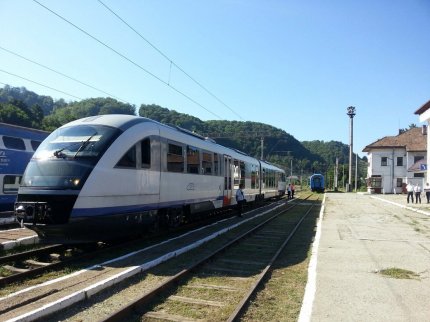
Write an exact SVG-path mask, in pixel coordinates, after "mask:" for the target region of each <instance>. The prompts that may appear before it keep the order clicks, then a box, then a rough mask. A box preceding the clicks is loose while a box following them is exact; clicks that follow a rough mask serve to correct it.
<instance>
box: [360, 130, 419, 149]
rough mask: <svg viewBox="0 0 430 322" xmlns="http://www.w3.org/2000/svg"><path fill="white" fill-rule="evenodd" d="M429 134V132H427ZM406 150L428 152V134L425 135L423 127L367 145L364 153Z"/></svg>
mask: <svg viewBox="0 0 430 322" xmlns="http://www.w3.org/2000/svg"><path fill="white" fill-rule="evenodd" d="M425 133H427V132H425ZM387 148H389V149H393V148H404V149H405V150H406V151H408V152H411V151H427V134H423V128H422V127H415V128H412V129H409V130H407V131H405V132H403V133H401V134H399V135H397V136H386V137H383V138H382V139H380V140H378V141H375V142H373V143H371V144H369V145H367V146H366V147H365V148H364V149H363V152H370V151H371V150H374V149H387Z"/></svg>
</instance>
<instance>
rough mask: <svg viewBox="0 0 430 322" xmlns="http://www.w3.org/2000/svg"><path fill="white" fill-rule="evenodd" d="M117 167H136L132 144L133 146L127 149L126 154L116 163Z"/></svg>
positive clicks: (134, 147) (134, 148) (134, 150)
mask: <svg viewBox="0 0 430 322" xmlns="http://www.w3.org/2000/svg"><path fill="white" fill-rule="evenodd" d="M116 166H117V167H121V168H132V169H136V146H135V145H133V147H132V148H131V149H130V150H128V151H127V153H126V154H124V156H123V157H122V158H121V160H119V162H118V163H117V164H116Z"/></svg>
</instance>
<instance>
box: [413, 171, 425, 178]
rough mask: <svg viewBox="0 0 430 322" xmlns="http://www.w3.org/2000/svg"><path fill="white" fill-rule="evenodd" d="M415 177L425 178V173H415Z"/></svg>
mask: <svg viewBox="0 0 430 322" xmlns="http://www.w3.org/2000/svg"><path fill="white" fill-rule="evenodd" d="M414 178H424V173H423V172H420V173H414Z"/></svg>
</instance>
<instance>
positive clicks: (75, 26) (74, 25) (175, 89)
mask: <svg viewBox="0 0 430 322" xmlns="http://www.w3.org/2000/svg"><path fill="white" fill-rule="evenodd" d="M33 2H35V3H37V4H38V5H39V6H41V7H42V8H44V9H46V10H47V11H49V12H51V13H52V14H54V15H55V16H57V17H58V18H60V19H61V20H63V21H65V22H67V23H68V24H70V25H71V26H73V27H74V28H76V29H78V30H79V31H80V32H82V33H84V34H85V35H87V36H88V37H90V38H91V39H93V40H95V41H96V42H98V43H99V44H100V45H102V46H104V47H105V48H107V49H109V50H111V51H112V52H114V53H115V54H117V55H118V56H120V57H121V58H123V59H124V60H126V61H128V62H129V63H131V64H132V65H134V66H135V67H137V68H139V69H141V70H142V71H144V72H145V73H147V74H148V75H150V76H152V77H153V78H155V79H156V80H158V81H159V82H161V83H163V84H165V85H166V86H168V87H169V88H171V89H173V90H174V91H175V92H177V93H178V94H180V95H182V96H183V97H185V98H186V99H188V100H189V101H191V102H193V103H194V104H196V105H198V106H200V107H201V108H203V109H204V110H206V111H207V112H208V113H210V114H212V115H214V116H216V117H217V118H219V119H222V118H221V117H220V116H219V115H217V114H215V113H214V112H212V111H211V110H209V109H207V108H206V107H205V106H203V105H202V104H201V103H199V102H197V101H196V100H194V99H193V98H191V97H190V96H188V95H187V94H185V93H183V92H182V91H180V90H179V89H177V88H175V87H173V86H172V85H169V84H168V83H167V82H166V81H164V80H163V79H161V78H160V77H158V76H157V75H155V74H154V73H152V72H150V71H149V70H147V69H146V68H144V67H143V66H141V65H139V64H138V63H136V62H135V61H133V60H132V59H130V58H128V57H127V56H125V55H124V54H122V53H120V52H119V51H118V50H116V49H114V48H113V47H111V46H109V45H108V44H106V43H104V42H103V41H101V40H100V39H98V38H97V37H95V36H93V35H91V34H90V33H89V32H87V31H85V30H84V29H82V28H80V27H79V26H77V25H76V24H74V23H73V22H71V21H69V20H67V19H66V18H65V17H63V16H62V15H60V14H58V13H56V12H55V11H53V10H52V9H50V8H48V7H47V6H45V5H44V4H42V3H40V2H39V1H37V0H33Z"/></svg>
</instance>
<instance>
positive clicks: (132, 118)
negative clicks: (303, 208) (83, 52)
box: [62, 114, 279, 170]
mask: <svg viewBox="0 0 430 322" xmlns="http://www.w3.org/2000/svg"><path fill="white" fill-rule="evenodd" d="M144 122H151V123H155V124H158V125H160V126H162V127H164V128H166V129H170V130H173V131H178V132H181V133H183V134H185V135H188V136H190V137H194V138H195V139H198V140H202V141H203V142H206V143H209V144H211V145H215V146H218V147H219V148H221V149H228V150H229V151H230V154H234V153H235V154H239V155H242V156H244V157H247V158H251V159H254V160H256V161H260V162H261V163H262V164H263V165H264V166H265V167H266V168H269V169H278V170H279V167H277V166H275V165H273V164H271V163H269V162H267V161H262V160H258V159H256V158H254V157H252V156H250V155H248V154H246V153H244V152H242V151H239V150H236V149H233V148H229V147H225V146H223V145H220V144H218V143H216V141H214V140H213V139H211V138H207V137H203V136H201V135H199V134H197V133H194V132H192V131H190V130H187V129H184V128H181V127H179V126H175V125H167V124H163V123H160V122H157V121H155V120H152V119H149V118H146V117H142V116H136V115H126V114H105V115H96V116H90V117H86V118H82V119H79V120H75V121H72V122H70V123H67V124H65V125H63V126H62V127H68V126H72V125H85V124H93V125H106V126H111V127H115V128H119V129H121V130H122V131H125V130H127V129H129V128H131V127H132V126H134V125H136V124H139V123H144Z"/></svg>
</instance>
